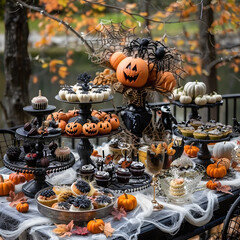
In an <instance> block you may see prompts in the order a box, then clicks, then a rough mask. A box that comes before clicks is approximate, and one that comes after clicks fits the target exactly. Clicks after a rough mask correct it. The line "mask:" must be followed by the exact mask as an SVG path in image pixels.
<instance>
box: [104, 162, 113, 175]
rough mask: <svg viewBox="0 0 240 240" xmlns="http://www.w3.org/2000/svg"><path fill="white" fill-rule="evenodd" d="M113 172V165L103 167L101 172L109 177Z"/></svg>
mask: <svg viewBox="0 0 240 240" xmlns="http://www.w3.org/2000/svg"><path fill="white" fill-rule="evenodd" d="M114 170H115V167H114V164H113V163H109V164H104V165H103V171H106V172H108V173H109V176H110V177H112V175H113V173H114Z"/></svg>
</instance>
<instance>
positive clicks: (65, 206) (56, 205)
mask: <svg viewBox="0 0 240 240" xmlns="http://www.w3.org/2000/svg"><path fill="white" fill-rule="evenodd" d="M70 207H71V204H69V203H67V202H56V203H54V204H53V205H52V208H54V209H58V210H69V209H70Z"/></svg>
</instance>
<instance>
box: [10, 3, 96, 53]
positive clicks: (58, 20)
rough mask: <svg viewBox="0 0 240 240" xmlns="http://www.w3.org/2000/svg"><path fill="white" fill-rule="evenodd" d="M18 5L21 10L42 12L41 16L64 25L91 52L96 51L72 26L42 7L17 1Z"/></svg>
mask: <svg viewBox="0 0 240 240" xmlns="http://www.w3.org/2000/svg"><path fill="white" fill-rule="evenodd" d="M15 1H16V3H17V5H18V6H20V7H21V8H22V7H26V8H28V9H31V10H34V11H36V12H40V13H41V14H43V15H45V16H46V17H49V18H51V19H53V20H55V21H57V22H59V23H61V24H63V25H64V26H65V27H66V28H67V29H69V30H70V31H71V32H73V33H74V34H75V35H76V36H77V37H78V38H79V39H81V41H82V42H83V43H84V44H85V46H86V47H87V48H88V49H89V50H90V51H91V52H93V51H94V50H93V49H92V47H91V46H90V45H89V44H88V43H87V41H86V40H85V39H84V38H83V37H82V36H81V35H80V34H79V33H78V32H77V31H75V30H74V29H73V28H72V26H70V25H69V24H68V23H67V22H65V21H63V20H61V19H59V18H57V17H55V16H53V15H51V14H49V13H48V12H46V11H45V10H44V9H42V8H40V7H36V6H32V5H29V4H27V3H25V2H23V1H22V0H15Z"/></svg>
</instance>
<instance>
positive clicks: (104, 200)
mask: <svg viewBox="0 0 240 240" xmlns="http://www.w3.org/2000/svg"><path fill="white" fill-rule="evenodd" d="M111 203H112V199H111V198H110V197H108V196H106V195H100V196H97V197H96V199H95V200H94V203H93V205H94V208H103V207H106V206H108V205H109V204H111Z"/></svg>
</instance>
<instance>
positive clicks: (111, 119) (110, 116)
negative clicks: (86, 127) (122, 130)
mask: <svg viewBox="0 0 240 240" xmlns="http://www.w3.org/2000/svg"><path fill="white" fill-rule="evenodd" d="M104 120H105V121H108V122H110V124H111V125H112V130H116V129H118V128H119V126H120V121H119V118H118V116H117V115H116V114H111V113H109V114H107V115H106V116H105V118H104Z"/></svg>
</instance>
